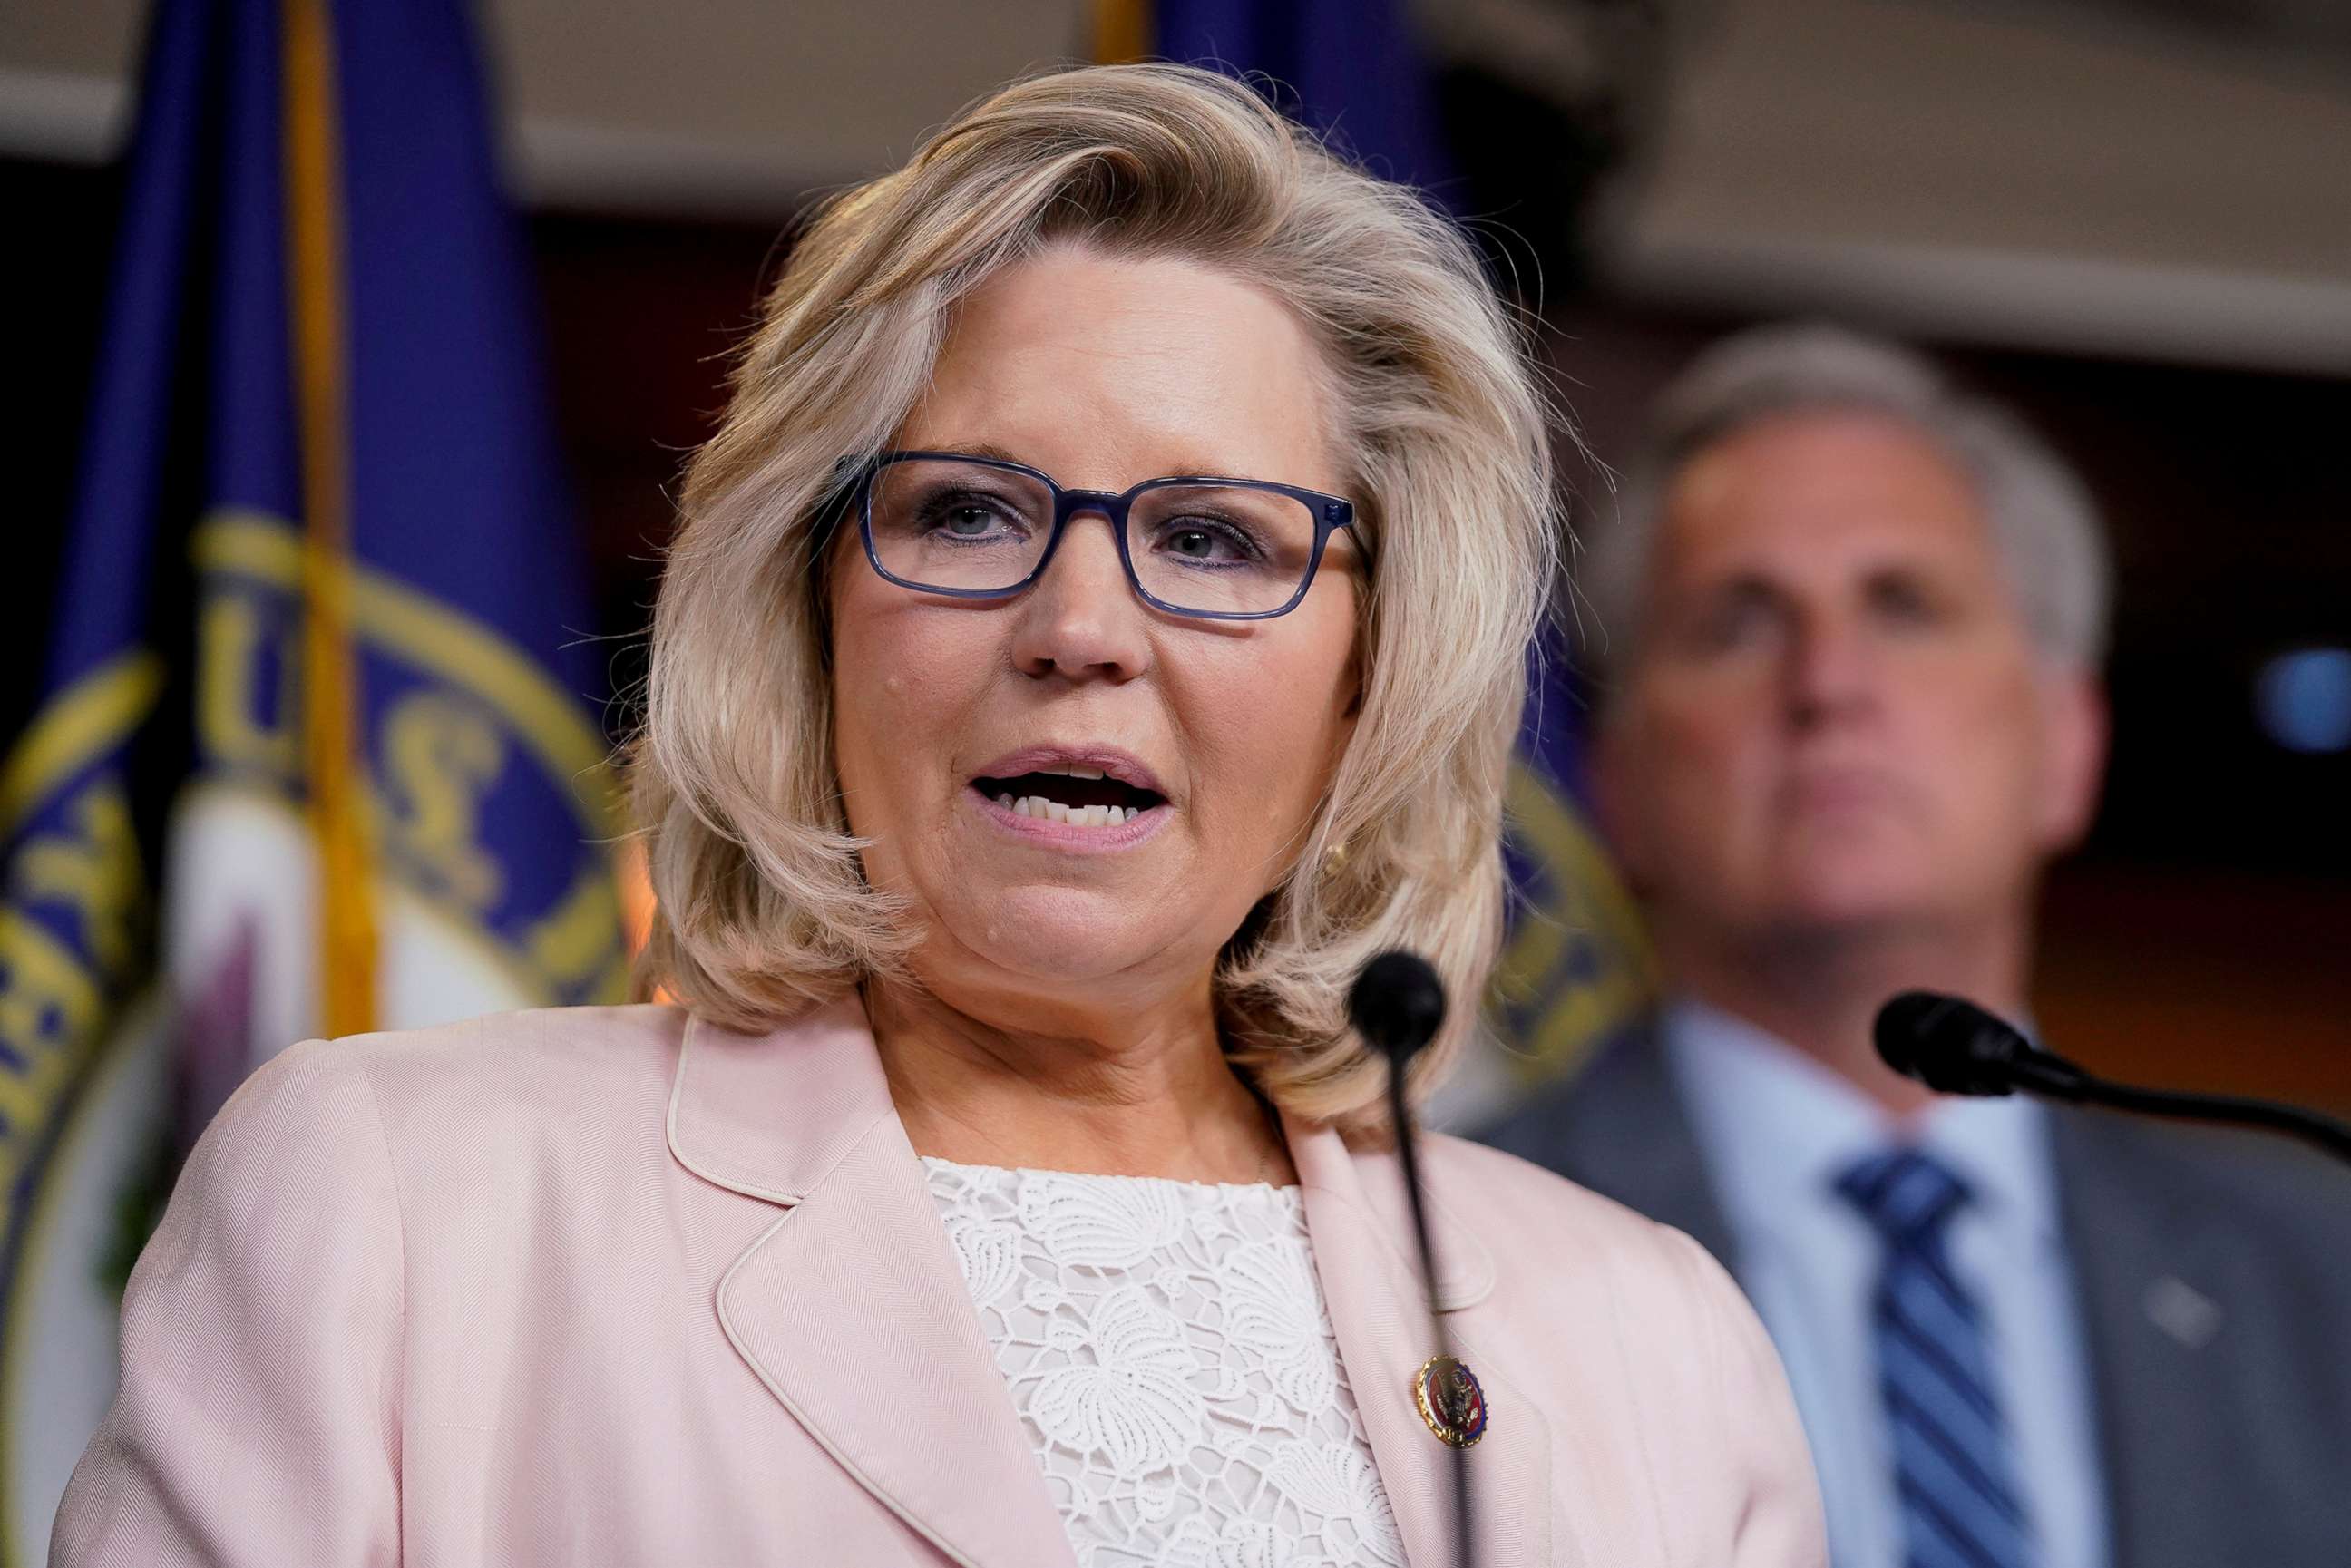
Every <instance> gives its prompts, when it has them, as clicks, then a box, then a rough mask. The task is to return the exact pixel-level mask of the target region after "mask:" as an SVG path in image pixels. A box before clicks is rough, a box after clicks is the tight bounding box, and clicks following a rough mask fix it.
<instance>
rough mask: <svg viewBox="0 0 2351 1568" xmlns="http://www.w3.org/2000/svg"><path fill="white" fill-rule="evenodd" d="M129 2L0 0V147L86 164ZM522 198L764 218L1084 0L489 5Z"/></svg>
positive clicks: (976, 87)
mask: <svg viewBox="0 0 2351 1568" xmlns="http://www.w3.org/2000/svg"><path fill="white" fill-rule="evenodd" d="M145 11H146V6H145V5H144V4H143V3H142V0H14V3H13V4H12V5H11V6H10V12H9V16H8V19H7V23H6V26H5V28H0V152H17V153H19V154H25V153H30V154H32V155H36V156H54V157H69V158H75V159H87V160H93V161H94V160H96V159H99V158H102V157H105V156H107V155H108V153H109V152H110V151H111V149H112V147H113V146H114V145H116V144H117V142H118V141H119V139H120V134H121V131H122V128H123V125H124V122H125V121H124V102H125V95H124V93H123V90H122V83H123V80H124V78H125V77H126V75H127V73H128V71H129V70H130V68H131V59H132V57H133V56H134V54H135V53H136V50H137V47H138V42H139V33H140V28H141V17H142V16H144V14H145ZM484 15H485V16H486V19H487V22H488V26H489V31H490V37H491V47H492V49H493V50H494V55H495V60H496V66H497V68H498V74H499V78H500V82H501V87H502V89H503V92H504V96H505V98H506V99H507V108H508V109H509V110H510V111H511V113H512V117H513V123H514V125H515V132H514V134H515V141H516V145H515V148H514V168H515V171H516V174H517V183H518V184H519V186H520V188H521V189H522V190H523V192H524V193H526V194H527V195H528V196H530V197H531V198H533V199H535V200H539V201H543V202H551V203H558V204H568V205H580V206H590V207H596V208H601V209H607V210H637V211H652V212H660V213H673V214H674V213H695V214H739V215H745V216H769V215H774V214H780V213H782V212H785V211H788V210H789V208H790V207H791V206H793V205H794V204H796V203H797V202H798V201H799V198H800V197H802V196H804V195H805V194H806V193H808V192H809V191H810V189H812V188H815V187H819V186H822V185H827V184H831V183H835V182H837V181H841V180H847V179H853V178H856V177H857V176H859V175H862V174H869V173H872V172H877V171H879V170H882V169H884V168H887V167H889V166H890V165H891V164H892V163H893V162H897V161H899V160H901V159H903V158H904V157H905V155H906V154H907V153H908V152H911V151H913V149H914V143H915V141H917V140H918V139H919V138H920V137H921V135H922V134H923V132H924V131H925V130H927V129H929V128H930V127H932V126H935V125H936V124H937V123H938V122H939V121H940V120H944V119H946V117H947V116H948V115H950V114H952V113H953V112H954V111H955V110H956V109H957V108H958V107H959V106H961V105H962V104H963V103H964V102H965V101H966V100H967V99H970V98H972V97H973V96H974V95H976V94H977V93H979V92H981V91H984V90H985V89H987V88H988V87H990V86H992V85H994V84H996V83H998V82H1000V81H1002V80H1004V79H1005V78H1008V77H1012V76H1016V75H1018V74H1019V73H1021V72H1023V71H1027V70H1031V69H1034V68H1038V67H1040V66H1043V65H1049V64H1050V63H1052V62H1054V61H1057V60H1064V59H1069V58H1071V57H1076V56H1077V55H1079V54H1080V53H1081V52H1082V51H1083V50H1084V48H1085V47H1086V45H1087V38H1086V6H1085V5H1084V4H1083V0H674V3H670V0H488V3H487V4H486V6H485V8H484Z"/></svg>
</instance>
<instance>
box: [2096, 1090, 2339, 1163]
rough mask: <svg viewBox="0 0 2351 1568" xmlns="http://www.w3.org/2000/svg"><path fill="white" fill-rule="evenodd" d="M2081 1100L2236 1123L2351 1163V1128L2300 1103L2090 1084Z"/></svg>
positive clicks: (2185, 1118)
mask: <svg viewBox="0 0 2351 1568" xmlns="http://www.w3.org/2000/svg"><path fill="white" fill-rule="evenodd" d="M2079 1098H2080V1099H2082V1100H2083V1101H2085V1102H2086V1103H2090V1104H2094V1105H2111V1106H2113V1107H2115V1109H2116V1110H2118V1111H2138V1112H2143V1113H2146V1114H2147V1115H2150V1116H2172V1117H2177V1118H2179V1120H2182V1121H2189V1122H2222V1123H2227V1122H2236V1123H2242V1124H2247V1125H2250V1126H2255V1127H2267V1128H2269V1129H2270V1130H2272V1131H2273V1132H2279V1133H2286V1134H2292V1135H2293V1136H2294V1137H2298V1138H2303V1139H2306V1140H2307V1141H2309V1142H2311V1143H2314V1144H2316V1145H2318V1146H2319V1147H2320V1148H2322V1149H2325V1151H2326V1152H2327V1153H2328V1154H2331V1155H2334V1156H2335V1158H2336V1159H2338V1160H2351V1127H2346V1126H2345V1125H2344V1124H2342V1123H2340V1122H2337V1121H2335V1120H2334V1119H2333V1118H2331V1117H2327V1116H2322V1115H2320V1114H2319V1113H2317V1112H2315V1111H2305V1110H2304V1109H2302V1108H2301V1107H2300V1106H2298V1105H2275V1104H2272V1103H2269V1102H2268V1101H2265V1100H2248V1099H2244V1098H2241V1097H2240V1096H2238V1095H2233V1094H2180V1093H2175V1092H2171V1091H2168V1090H2163V1089H2133V1088H2131V1087H2130V1086H2128V1085H2127V1084H2122V1083H2106V1082H2101V1081H2099V1080H2098V1079H2095V1078H2092V1079H2087V1080H2085V1081H2084V1082H2083V1084H2082V1086H2081V1092H2080V1095H2079Z"/></svg>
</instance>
